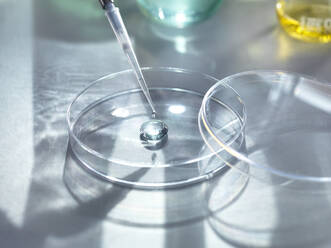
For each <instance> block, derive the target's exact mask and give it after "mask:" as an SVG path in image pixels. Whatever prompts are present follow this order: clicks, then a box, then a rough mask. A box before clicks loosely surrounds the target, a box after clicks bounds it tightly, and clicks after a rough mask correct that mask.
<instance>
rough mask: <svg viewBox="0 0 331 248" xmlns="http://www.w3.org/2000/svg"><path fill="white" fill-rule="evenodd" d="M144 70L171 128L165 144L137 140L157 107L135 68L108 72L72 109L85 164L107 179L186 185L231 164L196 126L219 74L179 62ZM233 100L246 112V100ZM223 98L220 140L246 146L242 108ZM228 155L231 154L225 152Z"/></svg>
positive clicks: (75, 144) (72, 128) (75, 140)
mask: <svg viewBox="0 0 331 248" xmlns="http://www.w3.org/2000/svg"><path fill="white" fill-rule="evenodd" d="M142 71H143V74H144V77H145V79H146V82H147V83H148V86H149V87H150V94H151V97H152V99H153V101H154V105H155V108H156V110H157V112H158V114H157V118H158V119H161V120H162V121H164V122H165V123H166V124H167V126H168V128H169V131H168V137H167V140H166V142H165V143H164V144H161V147H157V148H156V149H154V148H151V147H148V146H145V145H144V144H143V141H142V140H141V139H140V138H139V131H140V127H141V125H142V124H143V123H144V122H145V121H147V120H150V119H151V110H150V107H149V106H148V103H147V101H146V99H145V97H144V95H143V92H142V91H141V90H140V89H139V88H138V83H137V81H136V78H135V75H134V73H133V71H132V70H127V71H122V72H118V73H114V74H110V75H108V76H105V77H103V78H100V79H98V80H96V81H95V82H93V83H91V84H90V85H89V86H87V87H86V88H85V89H84V90H83V91H81V92H80V93H79V94H78V95H77V96H76V98H75V99H74V100H73V102H72V103H71V105H70V107H69V109H68V113H67V123H68V127H69V137H70V145H71V149H72V151H73V153H74V155H75V156H76V158H78V160H79V161H80V162H81V164H82V165H83V166H84V167H85V168H86V169H88V170H89V171H90V172H92V173H94V174H95V175H97V176H100V177H102V178H104V179H106V180H109V181H111V182H115V183H120V184H124V185H129V186H133V187H140V188H167V187H177V186H183V185H187V184H191V183H195V182H198V181H201V180H204V179H208V178H210V176H212V175H214V174H215V173H217V172H221V171H223V170H225V169H227V168H228V167H227V166H226V165H225V163H223V162H220V161H219V159H218V158H217V157H215V154H214V151H212V150H210V149H209V148H208V146H207V145H206V143H205V142H204V140H203V138H202V136H201V134H200V130H199V125H198V116H199V111H200V108H201V103H202V100H203V97H204V95H205V93H206V92H207V91H208V89H209V88H210V87H212V86H213V85H214V84H215V83H217V82H218V81H219V80H218V79H216V78H213V77H211V76H208V75H205V74H202V73H198V72H192V71H188V70H183V69H176V68H143V70H142ZM229 90H230V91H232V89H230V88H229ZM232 95H236V93H235V92H233V91H232ZM233 103H236V104H237V105H238V107H239V109H241V110H243V106H244V105H243V104H242V102H240V98H237V101H234V102H233ZM217 104H218V105H220V106H218V109H220V110H221V111H222V117H221V118H219V120H220V121H221V122H222V123H221V124H222V126H223V129H222V132H223V134H222V139H223V141H224V142H225V143H227V144H228V145H229V147H233V148H236V149H237V148H238V147H239V146H241V145H242V144H243V136H242V129H243V125H242V123H243V120H241V119H240V118H239V120H238V121H236V120H237V119H238V117H237V114H236V113H234V112H233V111H232V110H231V109H230V108H228V107H227V106H226V105H224V104H223V102H221V101H219V102H217V103H216V105H217ZM240 107H241V108H240ZM230 124H231V125H230ZM216 152H217V153H222V152H223V153H225V152H224V151H223V150H222V149H220V151H218V150H217V151H216ZM222 157H223V159H225V160H231V159H232V157H231V156H230V155H229V154H227V153H226V154H223V155H222Z"/></svg>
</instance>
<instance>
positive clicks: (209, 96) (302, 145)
mask: <svg viewBox="0 0 331 248" xmlns="http://www.w3.org/2000/svg"><path fill="white" fill-rule="evenodd" d="M229 87H230V88H232V89H233V91H235V92H236V93H237V95H239V96H240V100H238V101H235V100H233V98H234V97H236V96H235V95H233V94H232V93H231V92H230V91H229ZM220 100H222V101H223V102H228V103H230V104H228V106H230V108H231V109H232V110H236V108H237V106H236V105H237V104H241V103H240V102H241V101H243V102H244V103H245V111H244V112H245V116H246V119H245V121H244V123H245V125H243V127H244V130H243V133H244V137H245V138H244V140H245V141H244V143H245V147H244V148H243V147H241V150H239V149H238V148H236V147H233V146H229V145H228V144H229V143H228V140H226V139H224V138H223V137H222V136H223V134H222V127H221V126H219V125H218V121H219V119H220V118H222V115H221V113H218V112H219V111H220V110H219V109H218V106H217V105H216V104H215V102H217V101H220ZM236 114H238V113H236ZM199 126H200V131H201V134H202V137H203V139H204V140H205V142H206V145H207V146H208V147H209V148H210V149H211V150H212V151H213V152H214V151H217V150H220V149H224V150H225V151H226V153H228V156H232V157H235V158H236V159H238V160H240V161H241V162H242V163H244V164H246V165H247V166H249V170H245V171H243V170H242V169H241V168H240V167H238V166H236V165H235V164H231V161H230V163H229V161H228V162H227V165H228V166H230V167H232V168H235V169H238V170H242V172H243V173H245V174H247V175H248V176H250V177H251V178H254V179H258V180H259V181H262V182H266V183H268V185H280V186H286V187H290V188H293V189H297V190H305V191H307V190H308V191H312V192H313V191H320V190H322V191H323V190H325V189H326V190H329V185H330V182H331V167H330V164H331V153H330V151H329V148H330V147H331V132H330V126H331V85H330V84H329V83H327V82H321V81H318V80H316V79H314V78H311V77H309V76H305V75H300V74H296V73H290V72H285V71H249V72H243V73H239V74H236V75H232V76H229V77H227V78H225V79H223V80H221V81H219V82H218V83H217V84H215V85H214V86H213V87H211V88H210V89H209V90H208V92H207V93H206V95H205V97H204V99H203V103H202V106H201V110H200V114H199ZM222 154H224V153H222ZM222 154H221V155H222ZM216 155H217V156H218V158H219V159H220V161H222V160H223V159H224V158H223V157H222V156H220V154H216ZM243 168H245V167H243ZM308 191H307V192H308Z"/></svg>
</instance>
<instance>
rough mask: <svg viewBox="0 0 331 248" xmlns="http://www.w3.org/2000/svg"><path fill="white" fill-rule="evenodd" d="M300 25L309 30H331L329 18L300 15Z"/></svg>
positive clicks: (330, 19)
mask: <svg viewBox="0 0 331 248" xmlns="http://www.w3.org/2000/svg"><path fill="white" fill-rule="evenodd" d="M300 25H301V27H304V28H306V29H308V30H310V31H322V30H323V29H324V30H325V31H330V32H331V18H326V19H323V18H316V17H306V16H302V17H301V19H300Z"/></svg>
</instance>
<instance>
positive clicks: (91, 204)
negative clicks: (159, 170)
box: [63, 146, 248, 227]
mask: <svg viewBox="0 0 331 248" xmlns="http://www.w3.org/2000/svg"><path fill="white" fill-rule="evenodd" d="M144 173H146V169H144V168H142V169H139V170H137V171H136V172H134V173H132V174H130V175H128V177H131V178H132V179H133V178H135V180H137V179H138V178H139V177H141V176H143V175H144ZM247 179H248V177H247V176H245V175H243V174H242V173H238V172H235V171H234V170H227V169H224V170H223V172H222V173H219V174H218V175H217V176H215V177H213V178H212V179H211V180H209V181H204V182H200V183H196V184H193V185H189V186H186V187H181V188H175V189H160V190H144V189H135V188H130V187H126V186H121V185H116V184H113V183H110V182H108V181H105V180H104V179H102V178H98V177H97V176H93V175H91V173H90V172H88V171H86V169H85V167H84V166H82V165H81V162H80V161H79V160H78V159H77V158H76V157H75V155H74V154H73V152H72V151H71V149H70V146H68V149H67V156H66V161H65V166H64V171H63V182H64V184H65V186H66V188H67V189H68V191H69V192H70V194H71V195H72V197H73V198H74V199H75V200H76V201H77V202H78V204H79V205H80V208H81V209H83V210H84V213H85V214H86V215H87V216H94V217H102V218H104V219H105V220H109V221H111V222H114V223H119V224H122V225H129V226H139V227H156V226H160V227H162V226H163V227H171V226H182V225H187V224H189V223H194V222H197V221H201V220H204V219H206V217H208V216H210V215H211V214H212V212H213V211H218V210H219V209H222V208H224V207H225V206H226V205H228V204H230V203H231V202H232V201H233V200H234V199H236V197H237V195H238V194H240V192H241V191H242V190H243V189H244V187H245V185H246V183H247ZM215 193H216V194H215ZM206 199H208V201H209V202H213V206H212V207H213V208H212V209H211V208H207V207H206Z"/></svg>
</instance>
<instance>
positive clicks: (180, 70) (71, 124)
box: [66, 67, 246, 168]
mask: <svg viewBox="0 0 331 248" xmlns="http://www.w3.org/2000/svg"><path fill="white" fill-rule="evenodd" d="M141 69H142V71H160V72H177V73H186V74H195V75H199V76H201V77H205V78H208V79H210V80H213V81H215V84H217V82H220V80H219V79H217V78H215V77H213V76H210V75H207V74H205V73H202V72H198V71H193V70H189V69H183V68H176V67H142V68H141ZM130 72H132V69H127V70H123V71H119V72H114V73H110V74H107V75H105V76H102V77H100V78H98V79H96V80H94V81H92V82H91V83H89V84H88V85H87V86H86V87H85V88H84V89H83V90H82V91H80V92H79V93H78V94H77V95H76V96H75V97H74V99H73V100H72V102H71V103H70V105H69V107H68V109H67V113H66V121H67V125H68V132H69V137H70V138H73V139H74V141H75V142H77V144H78V145H79V146H80V147H81V148H82V149H84V150H85V151H86V152H88V153H89V154H91V155H92V156H95V157H97V158H98V159H102V160H105V161H107V162H109V163H115V164H118V165H123V166H129V167H135V168H137V167H139V168H151V166H144V165H139V164H133V163H127V162H125V161H123V160H117V159H109V158H105V157H104V156H103V155H102V154H100V153H99V152H97V151H95V150H93V149H92V148H90V147H88V146H86V145H85V144H84V143H83V142H82V141H81V140H80V139H79V138H78V137H77V136H76V135H75V134H74V132H73V128H74V125H75V122H76V119H75V120H74V121H71V120H70V118H71V109H72V107H73V105H74V104H75V103H76V101H77V100H78V99H79V98H80V97H81V96H82V95H83V94H84V93H85V92H86V91H88V90H89V89H90V88H92V87H93V86H94V85H95V84H97V83H99V82H100V81H102V80H105V79H113V78H115V77H117V76H118V75H122V74H127V73H130ZM215 84H214V85H215ZM223 85H224V86H225V87H228V88H230V89H231V90H232V91H233V92H234V93H235V94H236V95H237V96H238V97H240V96H239V95H238V93H237V92H236V91H235V90H234V89H233V88H231V87H230V86H229V85H226V84H223ZM137 87H138V86H137ZM201 95H202V94H201ZM204 97H205V95H202V98H203V99H204ZM202 102H203V101H202ZM201 106H202V105H201ZM200 110H201V108H200ZM244 113H246V112H245V111H244ZM198 118H199V115H198V116H197V119H198ZM245 123H246V116H244V118H243V123H242V126H241V130H240V132H238V133H237V135H236V136H234V137H233V138H231V140H230V141H229V142H228V143H229V144H232V143H233V142H234V141H235V140H236V139H238V137H239V136H240V134H241V133H242V131H243V130H244V127H245ZM222 150H223V148H220V149H219V150H217V151H212V150H210V153H209V154H208V155H205V156H202V157H199V158H196V159H193V160H188V161H185V162H184V163H183V162H182V163H178V164H171V165H170V164H162V165H158V168H166V167H176V166H182V165H185V164H190V163H196V162H199V161H202V160H204V159H206V158H209V157H212V156H214V155H215V154H217V153H219V152H220V151H222Z"/></svg>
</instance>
